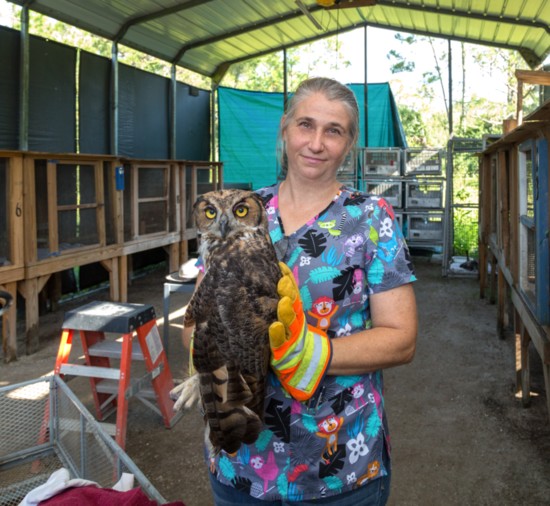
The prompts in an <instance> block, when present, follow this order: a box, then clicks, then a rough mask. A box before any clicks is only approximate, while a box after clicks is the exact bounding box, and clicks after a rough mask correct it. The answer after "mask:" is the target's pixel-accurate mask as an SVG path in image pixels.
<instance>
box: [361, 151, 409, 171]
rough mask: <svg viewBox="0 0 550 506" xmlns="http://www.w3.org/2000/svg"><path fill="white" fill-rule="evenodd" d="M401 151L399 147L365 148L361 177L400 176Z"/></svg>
mask: <svg viewBox="0 0 550 506" xmlns="http://www.w3.org/2000/svg"><path fill="white" fill-rule="evenodd" d="M402 151H403V150H402V149H401V148H365V150H364V156H363V177H368V176H373V175H375V176H400V175H401V164H402Z"/></svg>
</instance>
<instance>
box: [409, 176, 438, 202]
mask: <svg viewBox="0 0 550 506" xmlns="http://www.w3.org/2000/svg"><path fill="white" fill-rule="evenodd" d="M405 201H406V207H407V208H409V207H427V208H440V207H442V204H443V181H431V180H425V181H407V182H406V184H405Z"/></svg>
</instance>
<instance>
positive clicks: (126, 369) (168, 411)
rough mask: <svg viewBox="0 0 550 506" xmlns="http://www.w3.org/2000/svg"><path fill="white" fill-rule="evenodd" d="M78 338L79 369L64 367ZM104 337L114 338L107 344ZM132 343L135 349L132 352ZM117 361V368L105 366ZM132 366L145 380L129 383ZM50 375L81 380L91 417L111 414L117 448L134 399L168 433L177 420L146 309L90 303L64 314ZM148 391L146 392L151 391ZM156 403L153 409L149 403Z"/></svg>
mask: <svg viewBox="0 0 550 506" xmlns="http://www.w3.org/2000/svg"><path fill="white" fill-rule="evenodd" d="M75 331H78V333H79V334H80V339H81V341H82V348H83V351H84V356H85V364H72V363H69V357H70V353H71V347H72V341H73V335H74V333H75ZM106 334H118V335H120V336H121V337H120V338H118V339H113V338H112V337H113V336H106ZM136 338H137V344H138V346H134V344H135V343H134V340H135V339H136ZM112 359H118V360H119V361H120V362H119V367H118V368H117V367H113V366H112V365H111V360H112ZM133 361H144V362H145V368H146V371H147V372H146V374H145V375H143V376H141V377H140V378H137V379H132V378H131V368H132V367H131V366H132V362H133ZM54 373H55V374H59V375H60V376H62V377H64V376H65V375H68V376H85V377H89V378H90V385H91V388H92V394H93V398H94V403H95V409H96V416H97V419H98V420H100V421H103V420H105V419H106V418H107V417H108V416H110V415H111V414H112V413H113V412H114V411H116V432H115V439H116V442H117V443H118V444H119V445H120V447H121V448H124V446H125V442H126V422H127V419H128V402H129V400H130V398H131V397H136V398H138V399H139V400H140V401H142V402H143V403H144V404H145V405H146V406H147V407H149V408H151V409H152V410H153V411H155V412H157V413H158V414H160V415H161V416H162V418H163V420H164V425H165V426H166V427H167V428H171V427H173V426H174V424H175V423H176V422H177V421H178V420H179V418H180V417H181V412H179V413H174V409H173V406H174V401H173V400H172V399H171V398H170V395H169V394H170V390H171V389H172V388H174V382H173V379H172V374H171V372H170V366H169V365H168V360H167V358H166V353H165V351H164V348H163V346H162V340H161V338H160V334H159V331H158V327H157V323H156V319H155V309H154V308H153V306H151V305H149V304H128V303H118V302H91V303H89V304H86V305H84V306H81V307H79V308H77V309H74V310H72V311H68V312H67V313H66V314H65V320H64V322H63V328H62V332H61V342H60V344H59V350H58V353H57V359H56V362H55V370H54ZM151 386H152V388H151ZM155 399H156V404H157V405H158V407H157V406H156V405H155V404H154V403H153V402H151V400H153V401H154V400H155Z"/></svg>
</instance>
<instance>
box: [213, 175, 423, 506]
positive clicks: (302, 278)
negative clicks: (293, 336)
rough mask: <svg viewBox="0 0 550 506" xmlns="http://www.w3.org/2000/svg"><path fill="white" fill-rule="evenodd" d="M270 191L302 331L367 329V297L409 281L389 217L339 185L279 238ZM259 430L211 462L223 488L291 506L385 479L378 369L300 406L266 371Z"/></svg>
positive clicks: (374, 201)
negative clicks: (318, 209)
mask: <svg viewBox="0 0 550 506" xmlns="http://www.w3.org/2000/svg"><path fill="white" fill-rule="evenodd" d="M278 190H279V186H278V185H274V186H270V187H267V188H263V189H261V190H258V193H259V194H260V195H261V196H262V198H263V200H264V202H265V206H266V209H267V213H268V217H269V231H270V235H271V239H272V241H273V243H274V245H275V247H276V249H277V254H278V256H279V260H282V261H283V262H285V263H286V264H287V265H288V266H289V267H290V268H291V269H292V271H293V273H294V276H295V278H296V281H297V282H298V286H300V293H301V297H302V301H303V306H304V311H305V312H306V316H307V320H308V323H309V324H310V325H312V326H314V327H318V328H319V329H321V330H323V331H325V332H326V333H327V334H328V335H329V337H331V338H332V339H338V337H340V336H345V335H349V334H352V333H354V332H359V331H362V330H364V329H366V328H369V327H370V326H371V320H370V310H369V295H370V294H374V293H378V292H382V291H384V290H389V289H391V288H395V287H398V286H400V285H403V284H405V283H409V282H411V281H414V280H415V277H414V273H413V267H412V264H411V260H410V257H409V252H408V249H407V246H406V244H405V241H404V238H403V235H402V232H401V229H400V227H399V226H398V224H397V222H396V221H395V216H394V212H393V209H392V208H391V206H390V205H389V204H388V203H387V202H386V201H385V200H384V199H382V198H378V197H372V196H369V195H367V194H365V193H361V192H359V191H357V190H353V189H351V188H348V187H342V188H341V189H340V190H339V192H338V194H337V195H336V196H335V198H334V200H333V201H332V203H331V204H330V205H329V206H328V207H327V208H326V209H325V210H324V211H323V212H322V213H320V214H319V215H318V216H316V217H315V218H314V219H312V220H311V221H310V222H308V223H306V224H305V225H304V226H303V227H302V228H300V229H299V230H297V231H296V232H295V233H293V234H291V235H290V236H285V235H284V231H283V228H282V223H281V220H280V218H279V209H278ZM365 339H368V338H367V337H365ZM264 425H265V426H264V430H263V431H262V432H261V433H260V436H259V438H258V439H257V441H256V442H255V443H254V444H252V445H248V446H247V445H243V446H241V448H240V449H239V451H238V452H237V453H236V454H232V455H229V454H227V453H225V452H223V451H222V452H221V453H220V454H219V455H218V456H217V457H216V458H215V459H212V460H211V461H210V462H209V465H210V470H211V472H213V473H215V474H216V477H217V479H218V480H219V481H220V482H221V483H223V484H226V485H230V486H233V487H235V488H237V489H239V490H242V491H244V492H246V493H248V494H250V495H252V496H254V497H256V498H259V499H263V500H268V501H275V500H280V499H286V500H291V501H299V500H311V499H316V498H321V497H328V496H330V495H334V494H339V493H343V492H347V491H350V490H353V489H354V488H356V487H360V486H361V485H364V484H366V483H367V482H369V481H370V480H373V479H376V478H377V477H380V476H384V475H386V474H387V470H386V469H385V467H384V462H383V459H382V455H383V451H384V445H386V447H387V451H388V453H389V437H388V427H387V421H386V414H385V411H384V399H383V381H382V371H376V372H373V373H370V374H367V375H361V376H359V375H358V376H328V375H327V376H325V378H324V379H323V381H322V383H321V386H320V387H319V389H318V391H317V392H316V393H315V395H314V396H313V397H312V398H311V399H310V400H309V401H307V402H305V403H301V402H298V401H296V400H293V399H292V398H291V397H290V396H289V395H288V394H287V393H286V391H285V390H284V389H283V388H282V386H281V384H280V383H279V380H278V379H277V377H276V376H275V374H273V373H270V377H269V385H268V389H267V394H266V400H265V419H264ZM207 458H208V456H207Z"/></svg>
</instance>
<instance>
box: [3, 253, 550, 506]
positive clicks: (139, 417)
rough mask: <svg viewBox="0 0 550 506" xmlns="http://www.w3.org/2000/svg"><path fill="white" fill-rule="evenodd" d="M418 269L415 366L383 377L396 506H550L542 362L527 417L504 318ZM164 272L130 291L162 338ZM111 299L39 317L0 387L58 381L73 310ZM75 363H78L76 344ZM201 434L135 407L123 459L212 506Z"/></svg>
mask: <svg viewBox="0 0 550 506" xmlns="http://www.w3.org/2000/svg"><path fill="white" fill-rule="evenodd" d="M415 265H416V270H417V275H418V278H419V281H418V282H417V283H416V295H417V300H418V312H419V318H420V331H419V337H418V347H417V352H416V357H415V359H414V361H413V363H412V364H410V365H407V366H403V367H398V368H394V369H390V370H387V371H386V372H385V373H384V374H385V384H386V406H387V410H388V416H389V422H390V431H391V433H392V442H393V478H392V493H391V496H390V504H391V505H422V506H430V505H437V506H440V505H446V506H447V505H448V506H452V505H501V506H502V505H517V504H521V505H533V506H539V505H550V423H549V416H548V413H547V410H546V401H545V392H544V388H543V380H542V369H541V367H540V358H539V357H538V355H536V352H534V351H533V352H532V354H531V370H532V403H531V406H530V407H529V408H527V409H525V408H523V407H522V405H521V401H520V400H519V398H518V397H516V396H515V359H514V341H513V336H509V337H508V338H507V339H505V340H500V339H499V338H498V337H497V335H496V308H495V306H493V305H491V304H489V303H488V301H487V300H481V299H480V298H479V285H478V282H477V280H476V279H475V278H464V277H460V278H457V277H450V278H442V276H441V265H440V264H438V263H437V262H436V261H434V260H433V259H430V258H428V257H415ZM165 274H166V273H165V272H163V271H161V270H158V271H155V272H152V273H150V274H148V275H147V276H146V277H143V278H140V279H138V280H135V281H134V282H133V284H132V286H131V287H130V289H129V302H135V303H150V304H153V305H154V307H155V309H156V314H157V316H158V318H159V320H158V323H159V328H160V332H161V334H162V329H163V322H162V293H163V281H164V275H165ZM106 297H107V294H106V293H103V292H98V293H96V294H94V295H92V296H90V297H89V298H87V299H78V300H74V301H71V302H68V303H65V304H63V306H62V307H61V308H60V310H59V311H57V312H55V313H49V314H46V315H44V316H42V317H41V321H40V333H41V346H40V350H39V351H38V352H37V353H36V354H33V355H31V356H21V357H20V359H19V360H18V361H17V362H14V363H11V364H3V363H2V364H1V365H0V385H5V384H12V383H17V382H21V381H24V380H27V379H32V378H36V377H38V376H41V375H44V374H47V373H49V372H50V371H51V370H52V369H53V366H54V362H55V355H56V352H57V346H58V341H59V330H60V328H61V325H62V322H63V315H64V312H65V311H67V310H69V309H72V308H74V307H78V306H80V305H83V304H85V303H87V302H89V301H90V300H101V299H105V298H106ZM187 300H188V295H186V294H181V293H174V294H172V296H171V309H172V311H173V312H174V313H173V314H172V318H171V324H170V354H169V361H170V366H171V369H172V375H173V376H174V378H176V379H179V378H182V377H184V374H185V370H186V363H187V362H186V358H185V354H184V353H183V348H182V346H181V344H180V339H179V334H180V331H181V311H177V310H178V309H180V308H181V307H183V306H184V305H185V303H186V302H187ZM20 334H21V333H20ZM73 353H76V354H77V355H76V356H78V354H79V350H78V346H75V349H74V350H73ZM73 356H74V355H73ZM136 374H137V373H136ZM81 381H82V382H85V380H83V379H82V378H78V379H75V380H73V381H71V382H70V383H69V384H70V385H71V387H72V388H73V389H74V390H75V391H76V392H77V393H78V395H79V397H80V398H81V399H82V400H83V401H84V403H85V404H86V405H88V406H89V407H90V409H91V396H90V393H89V387H88V384H87V382H85V383H79V382H81ZM202 433H203V425H202V420H201V418H200V416H199V414H198V412H197V411H195V410H193V411H191V412H187V413H186V414H185V415H184V416H183V417H182V418H181V419H180V421H179V422H178V423H177V424H176V425H175V426H174V427H173V428H172V429H166V428H165V427H164V425H163V423H162V420H161V418H160V416H159V415H158V414H156V413H154V412H153V411H151V410H149V409H147V408H146V407H145V406H144V405H143V404H141V403H140V402H138V401H136V400H133V401H132V402H131V403H130V409H129V421H128V435H127V444H126V451H127V453H128V454H129V455H130V457H131V458H132V459H133V460H134V462H135V463H136V464H137V465H138V467H139V468H140V469H141V470H142V471H143V472H144V473H145V475H146V476H147V477H148V478H149V480H150V481H151V482H152V483H153V485H154V486H155V487H156V488H157V489H158V490H159V491H160V493H161V494H162V495H163V496H164V497H165V498H166V499H167V500H182V501H183V502H184V503H185V504H186V505H187V506H209V505H211V504H212V500H211V497H210V491H209V485H208V476H207V470H206V467H205V466H204V465H203V461H202Z"/></svg>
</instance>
